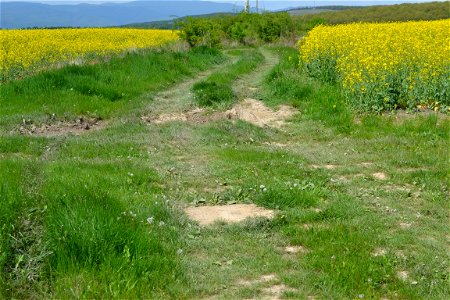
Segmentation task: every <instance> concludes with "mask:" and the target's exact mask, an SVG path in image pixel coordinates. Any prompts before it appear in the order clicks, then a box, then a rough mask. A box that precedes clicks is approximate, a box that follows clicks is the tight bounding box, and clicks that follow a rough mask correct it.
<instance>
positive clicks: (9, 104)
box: [0, 48, 225, 128]
mask: <svg viewBox="0 0 450 300" xmlns="http://www.w3.org/2000/svg"><path fill="white" fill-rule="evenodd" d="M224 59H225V58H224V57H223V56H221V54H220V53H219V52H218V51H217V50H211V49H206V48H198V49H195V50H193V51H191V52H189V53H183V52H171V51H169V50H161V51H160V52H158V51H148V52H143V53H130V54H127V55H126V56H125V57H114V58H112V59H111V61H109V62H103V63H98V64H95V65H83V66H66V67H63V68H61V69H59V70H54V71H48V72H43V73H41V74H39V75H36V76H33V77H29V78H25V79H24V80H21V81H13V82H9V83H6V84H2V85H1V86H0V95H1V96H0V106H1V107H2V112H1V114H0V125H1V126H2V127H4V128H10V127H11V124H15V125H18V124H20V123H21V122H22V119H25V120H31V121H32V122H34V123H37V124H39V123H42V122H45V121H48V120H49V119H50V118H55V117H56V118H57V119H62V120H72V119H75V118H76V117H77V116H87V117H97V118H101V119H109V118H111V117H113V116H116V117H117V116H120V115H122V114H124V113H126V112H129V111H132V108H135V109H136V108H139V107H142V105H143V104H144V103H145V101H144V102H143V101H142V98H140V97H139V96H141V95H143V94H145V93H151V92H152V91H155V90H158V89H161V88H164V87H165V86H168V85H170V84H173V83H174V82H177V81H179V80H181V79H182V78H183V77H185V76H191V75H193V74H195V73H197V72H199V71H201V70H205V69H206V68H208V67H209V66H211V64H216V63H220V62H223V61H224Z"/></svg>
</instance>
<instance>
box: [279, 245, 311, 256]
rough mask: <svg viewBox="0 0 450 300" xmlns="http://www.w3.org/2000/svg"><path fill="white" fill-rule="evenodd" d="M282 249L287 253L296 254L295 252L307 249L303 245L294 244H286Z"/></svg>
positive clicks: (305, 251)
mask: <svg viewBox="0 0 450 300" xmlns="http://www.w3.org/2000/svg"><path fill="white" fill-rule="evenodd" d="M284 251H285V252H286V253H288V254H297V253H307V252H308V249H306V248H305V247H303V246H299V245H296V246H286V247H285V248H284Z"/></svg>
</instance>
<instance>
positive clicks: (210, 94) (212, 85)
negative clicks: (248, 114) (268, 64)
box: [192, 50, 264, 107]
mask: <svg viewBox="0 0 450 300" xmlns="http://www.w3.org/2000/svg"><path fill="white" fill-rule="evenodd" d="M232 54H235V53H234V52H232ZM237 54H238V55H239V54H242V55H241V57H240V58H239V60H238V61H236V62H235V63H234V64H232V65H231V66H230V67H228V68H227V69H225V70H223V71H220V72H215V73H213V74H212V75H210V76H209V77H208V78H206V79H205V80H203V81H201V82H197V83H196V84H194V86H193V87H192V91H193V92H194V98H195V101H196V103H197V104H198V105H199V106H216V107H217V106H220V105H221V106H227V105H229V104H230V103H232V102H233V101H235V100H236V95H235V93H234V92H233V86H232V84H233V82H234V81H235V80H236V79H237V78H238V77H239V76H240V75H243V74H246V73H249V72H250V71H252V70H254V69H255V68H256V67H257V66H258V65H259V64H260V63H261V62H262V61H263V60H264V56H263V55H262V54H261V53H259V52H258V51H256V50H248V51H244V52H243V53H240V52H237Z"/></svg>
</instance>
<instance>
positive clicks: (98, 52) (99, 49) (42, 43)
mask: <svg viewBox="0 0 450 300" xmlns="http://www.w3.org/2000/svg"><path fill="white" fill-rule="evenodd" d="M177 39H178V34H177V33H176V32H174V31H170V30H149V29H124V28H86V29H36V30H34V29H33V30H0V41H1V45H0V74H1V75H2V76H1V77H2V78H5V77H7V76H8V75H9V76H11V75H14V74H17V73H18V72H23V71H27V72H31V73H32V72H33V71H35V70H39V69H43V68H49V67H52V66H55V65H57V64H61V63H68V62H77V63H78V62H83V61H85V60H86V59H91V58H93V57H99V56H100V57H101V56H107V55H112V54H118V53H121V52H124V51H129V50H136V49H144V48H151V47H155V46H159V45H162V44H165V43H168V42H171V41H175V40H177Z"/></svg>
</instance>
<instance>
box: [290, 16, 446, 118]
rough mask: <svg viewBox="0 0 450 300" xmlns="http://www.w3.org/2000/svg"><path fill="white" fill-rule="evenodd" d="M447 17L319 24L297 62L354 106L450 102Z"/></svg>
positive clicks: (442, 104)
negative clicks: (336, 88)
mask: <svg viewBox="0 0 450 300" xmlns="http://www.w3.org/2000/svg"><path fill="white" fill-rule="evenodd" d="M449 33H450V20H440V21H419V22H396V23H378V24H376V23H375V24H369V23H358V24H347V25H337V26H323V25H321V26H318V27H316V28H314V29H313V30H312V31H310V32H309V34H308V35H307V36H306V37H305V38H304V39H302V40H301V41H299V48H300V61H301V64H302V65H303V67H305V68H306V69H307V71H308V72H309V73H310V74H311V75H313V76H316V77H320V78H323V79H326V80H329V81H337V82H339V83H340V84H341V85H342V87H343V90H344V92H345V94H346V96H347V98H348V99H349V101H350V102H351V103H352V104H354V105H355V106H356V107H357V108H358V109H361V110H375V111H381V110H385V109H394V108H398V107H402V108H407V107H409V108H411V107H415V106H419V105H420V106H429V107H430V106H431V107H433V108H439V107H445V106H449V105H450V103H449V102H450V83H449V82H450V34H449Z"/></svg>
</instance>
